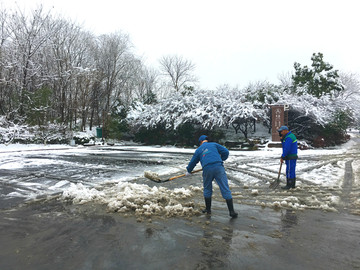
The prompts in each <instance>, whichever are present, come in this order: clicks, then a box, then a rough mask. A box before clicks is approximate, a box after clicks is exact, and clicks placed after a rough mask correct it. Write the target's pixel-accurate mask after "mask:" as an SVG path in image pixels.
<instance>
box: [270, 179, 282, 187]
mask: <svg viewBox="0 0 360 270" xmlns="http://www.w3.org/2000/svg"><path fill="white" fill-rule="evenodd" d="M279 185H280V181H279V180H276V181H274V182H272V183H271V184H270V186H269V187H270V188H274V189H275V188H277V187H278V186H279Z"/></svg>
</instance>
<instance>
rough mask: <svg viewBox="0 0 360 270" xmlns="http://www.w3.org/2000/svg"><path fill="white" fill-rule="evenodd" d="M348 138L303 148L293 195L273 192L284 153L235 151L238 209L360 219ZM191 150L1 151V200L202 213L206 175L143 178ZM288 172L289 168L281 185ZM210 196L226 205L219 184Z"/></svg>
mask: <svg viewBox="0 0 360 270" xmlns="http://www.w3.org/2000/svg"><path fill="white" fill-rule="evenodd" d="M350 134H351V137H352V139H351V140H350V141H349V142H348V143H346V144H344V145H342V146H338V147H334V148H331V149H316V150H314V149H313V150H299V159H298V162H297V188H296V189H294V190H291V191H283V190H281V189H275V190H274V189H270V188H269V184H270V183H271V182H272V181H275V180H276V178H277V175H278V171H279V165H280V162H279V157H280V154H281V149H280V148H267V147H265V148H263V149H261V150H258V151H230V157H229V159H228V160H227V161H226V162H225V167H226V170H227V174H228V178H229V181H230V186H231V190H232V193H233V197H234V201H235V203H237V204H247V205H255V206H259V207H269V208H274V209H275V210H277V209H280V208H286V209H298V210H305V209H322V210H324V211H342V210H347V211H349V212H350V213H353V214H360V199H359V198H360V188H359V186H360V180H359V175H360V169H359V166H360V160H359V152H360V149H359V146H360V139H359V133H358V132H353V133H350ZM194 150H195V149H184V148H176V147H159V146H154V147H149V146H140V145H125V144H124V145H120V144H119V145H114V146H92V147H83V146H77V147H71V146H69V145H60V146H59V145H47V146H44V145H9V146H5V145H0V183H1V184H2V185H1V186H0V191H1V195H0V199H1V200H4V201H6V200H11V199H14V198H22V199H24V200H34V199H37V198H39V196H40V197H44V196H50V195H54V194H60V195H58V196H59V199H62V200H66V201H69V200H70V201H72V202H73V203H76V204H85V203H100V204H105V205H107V207H108V209H109V211H114V212H121V213H124V214H126V215H128V214H135V215H138V216H145V217H150V216H152V215H158V216H173V215H185V216H187V215H194V214H195V215H197V214H200V211H199V209H200V207H201V205H202V203H203V202H202V185H201V173H197V174H194V175H193V176H191V177H189V178H186V179H181V180H176V181H171V183H170V182H167V184H165V183H163V184H157V183H153V182H152V181H150V180H148V179H146V178H144V172H145V171H153V172H156V173H158V174H159V175H160V176H161V177H163V178H164V179H166V178H167V177H169V176H173V175H178V174H182V173H184V172H185V167H186V165H187V163H188V162H189V160H190V158H191V155H192V153H193V152H194ZM197 168H200V167H199V165H198V167H197ZM197 168H195V169H197ZM284 172H285V166H283V168H282V175H281V178H280V179H281V182H282V185H283V184H284V181H285V176H284ZM213 196H214V200H218V201H221V200H222V198H221V196H220V192H219V189H218V187H217V186H216V185H214V195H213Z"/></svg>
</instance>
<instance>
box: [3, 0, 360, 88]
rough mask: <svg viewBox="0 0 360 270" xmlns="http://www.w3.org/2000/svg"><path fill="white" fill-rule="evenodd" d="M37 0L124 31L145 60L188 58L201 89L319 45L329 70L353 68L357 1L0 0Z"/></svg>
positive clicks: (268, 70) (279, 68) (283, 65)
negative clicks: (330, 67)
mask: <svg viewBox="0 0 360 270" xmlns="http://www.w3.org/2000/svg"><path fill="white" fill-rule="evenodd" d="M0 3H2V6H3V7H6V8H14V7H15V5H17V6H18V7H20V9H21V10H31V9H34V8H36V7H37V6H38V5H39V4H43V6H44V7H45V8H46V9H50V8H52V10H53V12H54V13H55V14H60V15H62V16H64V17H65V18H69V19H72V20H74V21H76V22H78V23H79V24H81V25H82V26H83V27H84V28H85V29H87V30H90V31H92V32H93V33H95V34H105V33H111V32H115V31H117V30H120V31H122V32H124V33H127V34H129V36H130V39H131V41H132V42H133V44H134V46H135V49H136V50H135V53H136V54H138V55H140V56H142V57H143V59H144V60H145V63H146V64H147V65H148V66H153V67H155V68H157V67H158V59H159V58H160V57H161V56H164V55H173V54H177V55H180V56H183V57H184V58H186V59H188V60H191V61H192V62H193V63H194V64H195V65H196V70H195V75H196V76H197V77H198V78H199V84H200V86H201V88H204V89H215V88H216V87H217V86H219V85H223V84H229V85H230V86H239V87H244V86H246V85H247V84H249V83H250V82H256V81H264V80H267V81H269V82H271V83H275V84H277V83H279V80H278V77H279V75H282V74H289V73H291V72H293V70H294V68H293V64H294V62H299V63H300V64H302V65H310V64H311V60H310V58H311V56H312V54H313V53H316V52H321V53H323V54H324V59H325V61H326V62H329V63H330V64H332V65H333V66H334V68H335V69H338V70H340V71H344V72H351V73H360V38H359V26H360V16H359V10H360V9H359V4H358V3H359V1H358V0H340V1H335V0H301V1H299V0H297V1H295V0H246V1H243V0H223V1H219V0H216V1H214V0H181V1H173V0H102V1H99V0H97V1H94V0H15V1H14V0H0Z"/></svg>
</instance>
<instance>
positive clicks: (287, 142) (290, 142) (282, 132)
mask: <svg viewBox="0 0 360 270" xmlns="http://www.w3.org/2000/svg"><path fill="white" fill-rule="evenodd" d="M278 132H279V136H280V138H281V144H282V155H281V158H280V162H281V163H283V162H284V161H285V164H286V186H284V187H282V189H290V188H295V183H296V174H295V169H296V160H297V158H298V155H297V153H298V145H297V139H296V137H295V135H294V134H293V133H292V132H291V131H289V128H288V127H287V126H282V127H280V128H279V129H278Z"/></svg>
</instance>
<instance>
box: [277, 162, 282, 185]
mask: <svg viewBox="0 0 360 270" xmlns="http://www.w3.org/2000/svg"><path fill="white" fill-rule="evenodd" d="M282 164H283V163H282V162H280V169H279V173H278V178H277V180H278V181H279V179H280V174H281V167H282Z"/></svg>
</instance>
